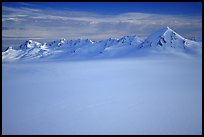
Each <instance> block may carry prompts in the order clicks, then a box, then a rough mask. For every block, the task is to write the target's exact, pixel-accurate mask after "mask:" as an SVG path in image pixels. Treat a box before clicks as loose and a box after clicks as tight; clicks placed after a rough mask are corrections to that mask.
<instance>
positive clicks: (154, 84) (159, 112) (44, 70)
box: [2, 56, 202, 135]
mask: <svg viewBox="0 0 204 137" xmlns="http://www.w3.org/2000/svg"><path fill="white" fill-rule="evenodd" d="M2 100H3V101H2V107H3V108H2V134H171V135H172V134H173V135H175V134H196V135H198V134H199V135H201V134H202V59H201V57H199V58H198V57H189V58H186V57H179V58H178V57H167V56H166V57H165V56H155V57H138V58H124V59H104V60H89V61H69V62H67V61H56V62H55V61H48V62H46V61H42V62H32V61H31V62H12V63H3V64H2Z"/></svg>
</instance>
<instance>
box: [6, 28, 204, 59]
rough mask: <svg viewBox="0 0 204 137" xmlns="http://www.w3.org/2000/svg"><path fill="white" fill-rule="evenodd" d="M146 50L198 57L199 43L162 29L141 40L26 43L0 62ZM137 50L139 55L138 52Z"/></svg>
mask: <svg viewBox="0 0 204 137" xmlns="http://www.w3.org/2000/svg"><path fill="white" fill-rule="evenodd" d="M148 50H154V51H165V52H167V51H172V50H173V51H176V52H177V51H178V52H184V53H187V54H188V53H190V54H201V50H202V42H196V41H193V40H189V39H185V38H184V37H182V36H181V35H179V34H178V33H176V32H175V31H174V30H172V29H171V28H169V27H165V28H162V29H160V30H158V31H157V32H155V33H153V34H151V35H150V36H149V37H147V38H146V39H145V40H142V39H140V38H139V37H137V36H135V35H134V36H124V37H122V38H120V39H112V38H109V39H106V40H101V41H92V40H89V39H77V40H66V39H60V40H55V41H52V42H48V43H40V42H37V41H33V40H28V41H26V42H24V43H22V44H21V45H20V46H19V47H17V48H15V49H14V48H12V47H8V48H7V49H6V50H5V51H4V52H2V61H3V62H7V61H14V60H32V59H38V58H67V59H71V58H81V59H82V58H109V57H124V56H129V55H131V56H134V55H137V54H140V53H141V52H146V51H148ZM138 51H139V52H138Z"/></svg>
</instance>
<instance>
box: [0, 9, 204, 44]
mask: <svg viewBox="0 0 204 137" xmlns="http://www.w3.org/2000/svg"><path fill="white" fill-rule="evenodd" d="M2 25H3V26H2V32H3V33H2V34H3V38H9V37H10V38H11V37H15V38H17V37H19V38H20V37H41V38H45V39H58V38H62V37H63V38H67V39H77V38H89V39H93V40H100V39H105V38H109V37H113V38H120V37H121V36H124V35H137V36H139V37H142V38H145V37H147V36H148V35H149V34H150V33H152V32H154V31H156V30H158V29H160V28H161V27H165V26H169V27H171V28H172V29H174V30H176V31H177V32H178V33H179V34H181V35H183V36H184V37H187V38H190V37H193V36H197V35H202V17H201V16H189V15H164V14H149V13H136V12H132V13H123V14H117V15H116V14H115V15H107V14H106V15H104V14H97V13H91V12H77V11H68V10H66V11H65V10H64V11H59V10H58V11H54V10H47V9H46V10H43V9H36V8H35V9H34V8H25V7H21V8H11V7H7V6H2Z"/></svg>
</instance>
